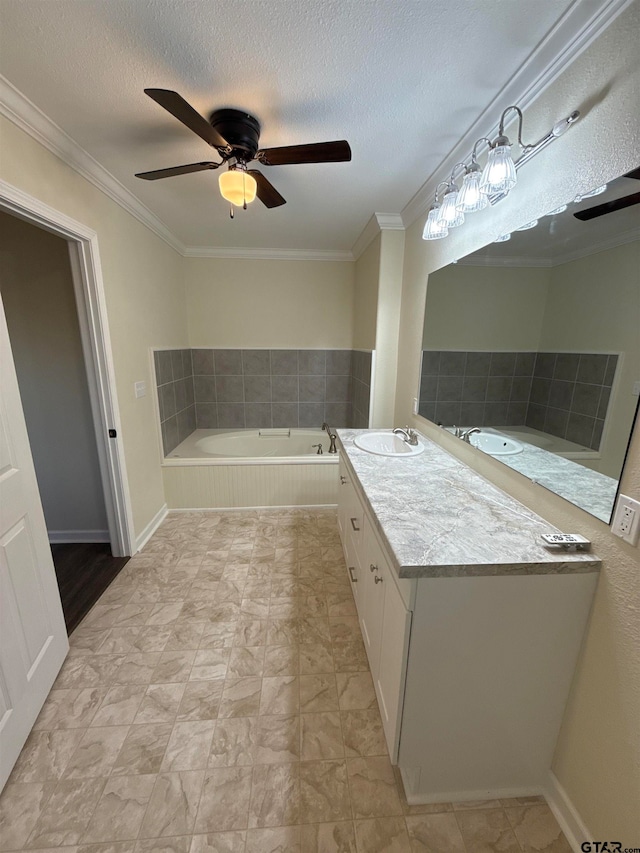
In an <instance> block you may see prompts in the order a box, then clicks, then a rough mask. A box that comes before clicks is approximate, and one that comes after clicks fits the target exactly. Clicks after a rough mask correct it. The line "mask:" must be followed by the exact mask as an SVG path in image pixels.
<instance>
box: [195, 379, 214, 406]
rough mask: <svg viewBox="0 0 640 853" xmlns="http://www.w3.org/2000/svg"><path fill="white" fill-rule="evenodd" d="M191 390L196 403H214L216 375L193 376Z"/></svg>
mask: <svg viewBox="0 0 640 853" xmlns="http://www.w3.org/2000/svg"><path fill="white" fill-rule="evenodd" d="M193 390H194V394H195V399H196V402H197V403H215V402H216V377H215V376H194V377H193Z"/></svg>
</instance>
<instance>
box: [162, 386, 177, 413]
mask: <svg viewBox="0 0 640 853" xmlns="http://www.w3.org/2000/svg"><path fill="white" fill-rule="evenodd" d="M158 392H159V397H160V412H161V414H160V419H161V420H163V421H166V420H167V418H172V417H173V416H174V415H175V413H176V395H175V390H174V387H173V382H168V383H167V384H166V385H161V386H160V388H158Z"/></svg>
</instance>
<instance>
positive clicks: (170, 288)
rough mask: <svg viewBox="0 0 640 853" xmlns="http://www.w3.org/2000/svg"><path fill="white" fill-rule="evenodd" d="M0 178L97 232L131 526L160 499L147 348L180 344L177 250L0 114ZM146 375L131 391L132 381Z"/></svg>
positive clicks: (182, 317) (143, 521)
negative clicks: (143, 386) (143, 389)
mask: <svg viewBox="0 0 640 853" xmlns="http://www.w3.org/2000/svg"><path fill="white" fill-rule="evenodd" d="M0 149H1V150H2V154H1V156H0V178H2V179H3V180H5V181H7V182H8V183H10V184H12V185H13V186H15V187H18V188H19V189H21V190H23V191H24V192H26V193H29V194H31V195H32V196H35V198H37V199H39V200H40V201H42V202H45V203H46V204H48V205H50V206H51V207H53V208H55V209H56V210H59V211H61V212H62V213H65V214H66V215H67V216H70V217H72V218H73V219H75V220H77V221H79V222H81V223H82V224H83V225H85V226H87V227H88V228H92V229H94V230H95V231H96V232H97V234H98V241H99V248H100V259H101V263H102V273H103V277H104V287H105V297H106V303H107V311H108V315H109V329H110V335H111V343H112V347H113V358H114V365H115V372H116V391H117V397H118V403H119V406H120V414H121V418H122V440H123V444H124V452H125V461H126V465H127V473H128V478H129V488H130V493H131V503H132V509H133V519H134V527H135V531H136V533H137V534H140V532H141V531H142V530H143V529H144V527H145V526H146V525H147V524H148V523H149V522H150V521H151V520H152V519H153V517H154V515H155V514H156V513H157V512H158V511H159V510H160V509H161V507H162V506H163V504H164V492H163V487H162V477H161V473H160V465H159V460H160V455H161V454H160V446H159V436H158V431H157V426H156V415H155V411H154V398H153V395H152V394H151V374H150V365H151V362H150V357H149V348H150V347H151V346H157V347H158V346H159V347H185V346H187V345H188V339H187V324H186V312H185V304H184V303H185V299H184V285H183V281H182V266H181V262H182V258H181V257H180V255H178V254H177V253H176V252H175V251H174V250H173V249H171V248H170V247H169V246H167V244H166V243H164V242H163V241H162V240H160V239H159V238H158V237H156V236H155V234H153V233H152V232H151V231H150V230H149V229H148V228H146V227H145V226H144V225H142V224H141V223H140V222H139V221H138V220H137V219H134V218H133V217H132V216H131V215H130V214H129V213H127V212H126V211H125V210H124V209H123V208H122V207H120V206H119V205H117V204H116V203H115V202H113V201H112V200H111V199H110V198H108V197H107V196H106V195H104V193H102V192H100V190H98V189H97V188H96V187H95V186H93V184H90V183H89V182H88V181H87V180H85V179H84V178H83V177H82V176H81V175H79V174H78V173H77V172H75V171H74V170H73V169H71V168H69V167H68V166H67V165H66V164H65V163H63V162H62V161H61V160H59V159H58V158H57V157H55V156H54V155H53V154H51V153H50V152H49V151H48V150H47V149H45V148H43V147H42V146H41V145H39V144H38V143H37V142H36V141H35V140H34V139H32V138H31V137H30V136H28V135H27V134H25V133H24V132H23V131H21V130H20V129H19V128H18V127H16V125H14V124H12V123H11V122H9V121H7V120H6V119H4V118H0ZM137 380H145V381H146V382H147V388H148V391H147V396H146V397H142V398H140V399H135V397H134V394H133V383H134V382H135V381H137Z"/></svg>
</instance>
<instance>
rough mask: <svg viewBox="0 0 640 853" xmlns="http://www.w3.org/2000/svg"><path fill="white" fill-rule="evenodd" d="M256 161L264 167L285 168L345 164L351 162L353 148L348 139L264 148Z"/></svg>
mask: <svg viewBox="0 0 640 853" xmlns="http://www.w3.org/2000/svg"><path fill="white" fill-rule="evenodd" d="M256 159H257V160H259V161H260V162H261V163H262V164H263V165H264V166H285V165H288V164H290V163H343V162H345V161H348V160H351V148H350V147H349V143H348V142H347V140H346V139H341V140H339V141H338V142H312V143H311V144H310V145H285V146H282V147H281V148H263V149H262V150H261V151H258V153H257V154H256Z"/></svg>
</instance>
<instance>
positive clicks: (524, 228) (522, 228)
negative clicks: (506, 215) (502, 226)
mask: <svg viewBox="0 0 640 853" xmlns="http://www.w3.org/2000/svg"><path fill="white" fill-rule="evenodd" d="M537 224H538V220H537V219H532V220H531V222H527V224H526V225H521V226H520V228H516V231H528V230H529V228H535V227H536V225H537Z"/></svg>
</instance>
